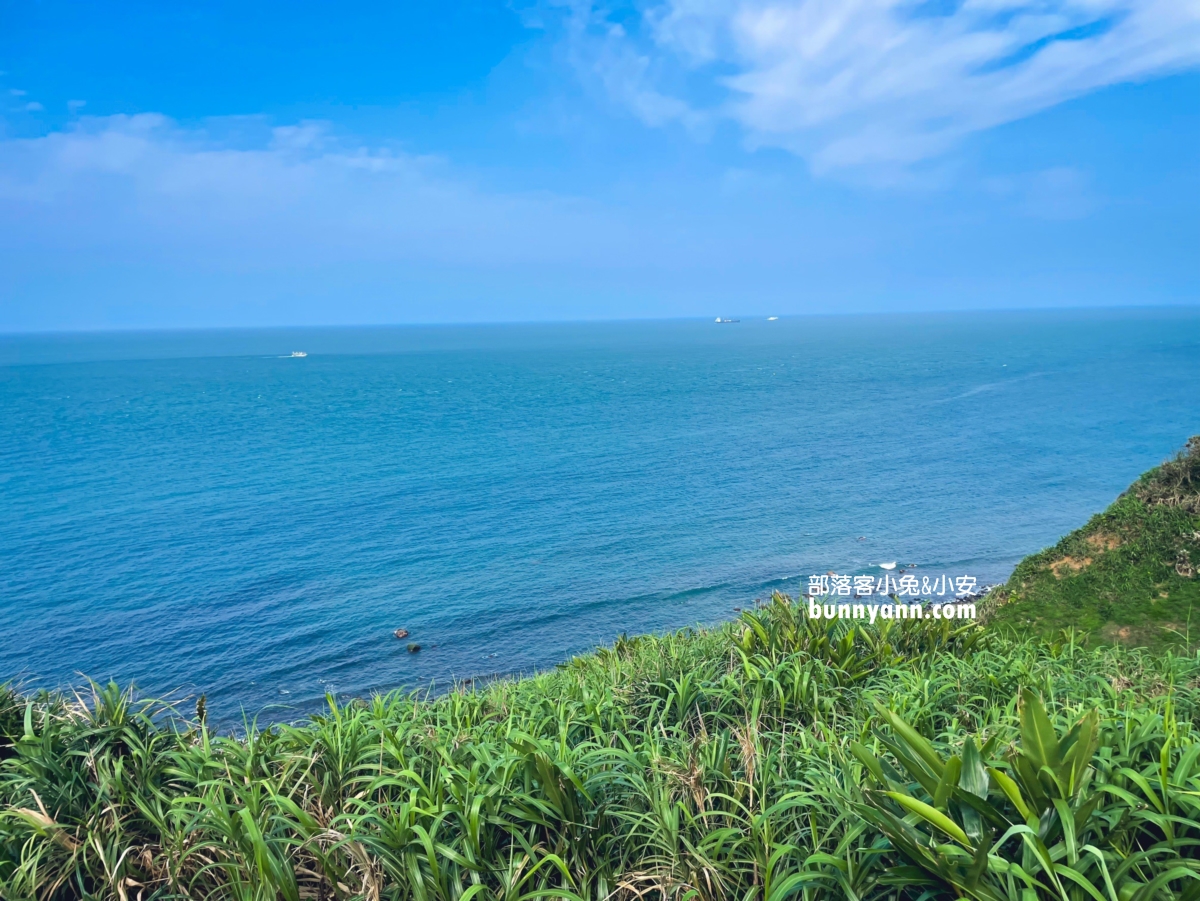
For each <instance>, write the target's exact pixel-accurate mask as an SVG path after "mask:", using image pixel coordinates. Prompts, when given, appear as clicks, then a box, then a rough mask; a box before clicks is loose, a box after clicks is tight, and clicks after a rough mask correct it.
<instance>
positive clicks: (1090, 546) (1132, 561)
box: [990, 436, 1200, 648]
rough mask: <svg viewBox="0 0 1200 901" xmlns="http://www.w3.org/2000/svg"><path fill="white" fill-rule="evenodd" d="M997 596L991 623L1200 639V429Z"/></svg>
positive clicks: (1106, 637)
mask: <svg viewBox="0 0 1200 901" xmlns="http://www.w3.org/2000/svg"><path fill="white" fill-rule="evenodd" d="M996 600H998V601H999V603H1000V604H1001V605H1002V606H1000V607H999V608H998V609H997V610H996V612H995V614H994V615H993V617H992V618H991V620H990V622H991V623H992V624H1011V625H1014V626H1017V627H1020V628H1023V629H1026V628H1031V629H1033V630H1034V631H1035V632H1038V633H1042V634H1052V633H1057V632H1058V631H1059V630H1061V629H1066V628H1075V629H1078V630H1080V631H1081V632H1082V633H1083V634H1085V635H1088V636H1090V637H1092V638H1094V639H1096V640H1099V641H1106V642H1113V643H1123V644H1129V645H1140V646H1146V647H1154V648H1161V647H1165V646H1169V645H1189V643H1190V646H1197V645H1200V615H1195V616H1194V615H1193V614H1194V613H1195V614H1200V608H1197V603H1198V602H1200V436H1197V437H1195V438H1192V439H1191V440H1190V441H1189V442H1188V443H1187V446H1186V447H1185V448H1184V450H1183V451H1182V452H1180V453H1179V454H1178V455H1177V456H1176V457H1175V458H1174V459H1173V460H1170V461H1168V462H1166V463H1164V464H1163V465H1162V466H1159V467H1156V468H1155V469H1152V470H1150V471H1149V472H1147V473H1146V474H1145V475H1143V476H1142V477H1141V478H1140V479H1138V480H1137V481H1136V482H1135V483H1134V484H1133V485H1131V486H1130V487H1129V489H1128V490H1127V491H1126V492H1125V493H1124V494H1122V495H1121V496H1120V497H1119V498H1117V500H1116V501H1114V502H1113V504H1112V505H1111V506H1110V507H1109V508H1108V509H1107V510H1105V511H1104V512H1103V513H1100V514H1098V515H1096V516H1093V517H1092V518H1091V520H1089V521H1088V523H1087V524H1086V525H1085V526H1084V527H1083V528H1081V529H1077V530H1076V531H1074V532H1072V533H1071V534H1070V535H1068V536H1066V537H1065V538H1064V539H1063V540H1062V541H1060V542H1059V543H1058V544H1056V545H1055V546H1054V547H1052V548H1048V549H1047V550H1044V551H1042V552H1041V553H1039V554H1034V555H1033V556H1031V557H1028V558H1026V559H1025V560H1024V561H1022V562H1021V564H1020V565H1019V566H1018V567H1017V568H1016V570H1015V571H1014V573H1013V575H1012V578H1010V579H1009V581H1008V583H1007V584H1006V585H1005V586H1004V588H1003V589H1002V590H1001V591H999V592H998V593H997V595H996Z"/></svg>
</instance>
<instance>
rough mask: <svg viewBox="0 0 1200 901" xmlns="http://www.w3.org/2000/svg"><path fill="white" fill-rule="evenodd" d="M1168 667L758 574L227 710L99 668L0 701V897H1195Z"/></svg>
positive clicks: (773, 900)
mask: <svg viewBox="0 0 1200 901" xmlns="http://www.w3.org/2000/svg"><path fill="white" fill-rule="evenodd" d="M1198 684H1200V659H1198V658H1196V657H1194V656H1177V655H1174V654H1172V653H1163V654H1149V653H1147V652H1143V651H1139V650H1134V649H1124V648H1093V649H1087V648H1083V647H1080V646H1079V644H1078V643H1077V642H1075V641H1073V640H1071V638H1070V637H1069V636H1068V637H1067V638H1066V639H1064V640H1062V641H1058V642H1055V643H1047V642H1038V641H1033V640H1021V639H1016V638H1005V637H999V636H996V635H991V634H983V633H981V632H980V630H979V629H978V627H968V628H965V629H964V628H961V627H960V628H957V629H951V628H949V627H947V626H945V625H944V624H942V623H939V624H938V626H937V628H931V627H930V626H929V625H928V624H927V623H925V622H920V621H917V622H908V623H899V622H895V623H892V624H889V625H887V626H882V627H880V628H863V627H861V626H858V625H851V624H849V623H841V622H832V623H829V622H821V623H817V622H810V621H808V620H807V618H806V617H805V616H804V614H803V612H802V611H801V610H800V608H798V607H796V606H795V605H793V604H791V603H790V602H789V601H788V600H787V599H786V598H783V597H782V596H777V597H775V598H774V599H773V600H772V602H771V603H769V604H767V605H764V606H762V607H760V608H758V609H756V610H754V611H753V612H751V613H748V614H746V615H744V616H743V617H742V618H741V619H740V620H738V621H737V622H735V623H730V624H728V625H726V626H722V627H719V628H715V629H704V630H685V631H683V632H679V633H673V634H669V635H663V636H650V637H642V638H633V639H629V638H624V637H623V638H622V639H621V640H619V641H618V642H617V643H616V644H615V645H614V646H612V647H610V648H605V649H602V650H600V651H598V652H596V653H594V654H590V655H587V656H583V657H579V658H576V659H574V660H572V661H570V662H569V663H567V664H564V665H563V666H561V667H559V668H558V669H557V670H555V671H552V672H549V673H545V674H542V675H539V676H536V677H533V678H529V679H523V680H511V681H510V680H506V681H500V682H496V683H493V684H490V685H488V686H484V687H469V688H466V687H464V688H461V689H459V690H457V691H454V692H451V693H449V694H446V695H443V696H441V697H437V698H432V699H430V698H425V697H422V696H419V695H400V694H391V695H386V696H382V697H376V698H372V699H370V700H369V701H357V702H351V703H348V704H337V703H335V702H333V701H332V700H331V701H330V703H329V707H328V710H327V711H326V712H325V713H323V714H321V715H319V716H314V717H312V718H310V719H309V720H308V721H306V722H304V723H302V724H298V725H278V726H271V727H267V728H258V727H256V726H255V725H254V724H253V723H250V724H247V725H246V727H245V728H244V729H243V730H241V731H240V733H239V734H237V735H227V734H219V733H218V732H216V731H214V730H213V729H212V728H211V727H210V726H209V725H208V724H207V723H205V722H202V721H201V720H200V718H199V717H192V716H190V714H189V715H188V716H187V717H185V716H183V715H182V714H181V713H180V712H178V711H176V710H173V709H171V708H169V707H167V706H165V705H162V704H157V703H155V702H151V701H143V700H139V699H138V698H136V696H135V695H134V693H133V692H132V691H130V690H121V689H119V688H117V687H116V686H107V687H102V686H93V688H92V690H91V691H90V692H89V693H87V694H85V695H84V696H82V698H74V697H72V698H66V697H61V696H49V695H45V696H39V697H34V698H28V699H26V698H20V697H17V696H15V695H11V694H10V695H8V696H7V697H8V699H9V700H8V706H7V707H3V706H0V726H2V727H3V730H4V732H3V735H4V739H3V742H4V743H5V745H6V748H5V751H4V754H5V756H4V757H3V759H2V760H0V895H2V896H3V897H4V898H5V899H6V901H23V899H34V898H38V899H68V898H70V899H77V898H78V899H82V898H105V899H108V898H111V899H120V901H134V899H138V898H141V899H143V901H145V899H150V898H193V899H200V898H204V899H208V898H213V899H231V901H232V899H239V901H240V899H264V901H265V899H272V901H276V899H286V901H300V899H309V898H312V899H322V901H323V899H351V898H366V899H372V901H374V899H384V898H387V899H393V898H394V899H413V901H472V899H476V898H477V897H478V899H480V901H485V899H505V901H522V899H535V898H547V897H553V898H563V899H580V901H582V899H587V901H603V899H610V898H612V899H634V898H639V899H640V898H647V899H648V898H655V899H678V901H691V899H697V901H717V899H735V898H736V899H739V901H784V899H787V898H792V897H795V898H798V899H799V898H802V899H814V901H815V899H827V898H845V899H853V901H868V899H870V901H876V899H912V901H920V899H938V898H954V897H972V898H988V899H994V898H1005V899H1007V898H1014V899H1020V901H1031V899H1035V898H1036V899H1040V898H1051V897H1053V898H1060V899H1068V901H1074V899H1085V898H1095V899H1099V901H1148V899H1150V898H1162V899H1168V898H1170V899H1197V898H1198V897H1200V896H1198V895H1197V889H1196V885H1197V884H1198V882H1197V880H1196V878H1195V876H1196V874H1197V870H1196V867H1195V863H1194V862H1195V859H1196V857H1197V855H1196V847H1197V845H1196V843H1197V841H1198V840H1200V831H1198V830H1197V825H1196V824H1197V820H1198V819H1200V816H1198V814H1197V810H1196V799H1197V797H1200V794H1198V793H1200V784H1198V783H1197V775H1196V774H1195V771H1196V770H1197V766H1196V761H1197V756H1198V755H1200V751H1198V750H1197V748H1200V743H1197V741H1196V737H1197V726H1198V724H1200V690H1198V689H1197V685H1198ZM1022 698H1023V700H1019V699H1022ZM181 706H182V705H181ZM5 711H7V712H5ZM1068 871H1069V872H1068Z"/></svg>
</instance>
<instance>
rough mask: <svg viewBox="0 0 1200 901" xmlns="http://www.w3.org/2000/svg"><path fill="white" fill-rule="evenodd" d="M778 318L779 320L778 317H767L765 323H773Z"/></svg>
mask: <svg viewBox="0 0 1200 901" xmlns="http://www.w3.org/2000/svg"><path fill="white" fill-rule="evenodd" d="M778 318H779V317H778V316H768V317H767V322H774V321H775V320H776V319H778Z"/></svg>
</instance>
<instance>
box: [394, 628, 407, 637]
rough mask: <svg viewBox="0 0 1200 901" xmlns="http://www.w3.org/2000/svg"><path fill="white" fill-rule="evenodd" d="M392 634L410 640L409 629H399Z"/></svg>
mask: <svg viewBox="0 0 1200 901" xmlns="http://www.w3.org/2000/svg"><path fill="white" fill-rule="evenodd" d="M392 634H393V635H395V636H396V637H397V638H408V629H397V630H396V631H395V632H393V633H392Z"/></svg>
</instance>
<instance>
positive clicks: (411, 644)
mask: <svg viewBox="0 0 1200 901" xmlns="http://www.w3.org/2000/svg"><path fill="white" fill-rule="evenodd" d="M419 650H421V646H420V645H419V644H417V643H416V642H415V641H410V642H409V643H408V653H410V654H415V653H417V651H419Z"/></svg>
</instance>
